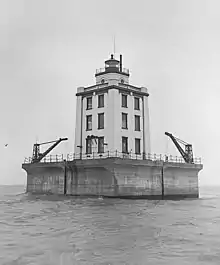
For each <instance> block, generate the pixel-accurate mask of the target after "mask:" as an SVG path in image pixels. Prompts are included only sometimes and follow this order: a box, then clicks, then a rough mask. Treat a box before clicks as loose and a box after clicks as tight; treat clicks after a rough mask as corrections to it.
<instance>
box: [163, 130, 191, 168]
mask: <svg viewBox="0 0 220 265" xmlns="http://www.w3.org/2000/svg"><path fill="white" fill-rule="evenodd" d="M165 134H166V135H167V136H169V137H170V138H171V140H172V141H173V143H174V144H175V146H176V148H177V149H178V151H179V152H180V154H181V155H182V157H183V159H184V161H185V162H186V163H189V164H193V163H194V162H193V151H192V145H191V144H188V143H186V142H184V141H183V140H180V139H178V138H177V137H174V136H173V135H172V134H171V133H168V132H165ZM178 142H179V143H181V144H183V145H184V146H185V151H184V150H183V149H182V147H181V146H180V145H179V143H178Z"/></svg>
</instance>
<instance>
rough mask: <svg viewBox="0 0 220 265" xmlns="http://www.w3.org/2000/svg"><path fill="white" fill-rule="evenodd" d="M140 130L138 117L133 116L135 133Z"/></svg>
mask: <svg viewBox="0 0 220 265" xmlns="http://www.w3.org/2000/svg"><path fill="white" fill-rule="evenodd" d="M140 130H141V123H140V116H138V115H135V131H140Z"/></svg>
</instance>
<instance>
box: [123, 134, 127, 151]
mask: <svg viewBox="0 0 220 265" xmlns="http://www.w3.org/2000/svg"><path fill="white" fill-rule="evenodd" d="M122 153H128V137H124V136H122Z"/></svg>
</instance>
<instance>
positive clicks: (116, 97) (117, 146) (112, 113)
mask: <svg viewBox="0 0 220 265" xmlns="http://www.w3.org/2000/svg"><path fill="white" fill-rule="evenodd" d="M107 77H109V78H110V77H111V80H108V81H109V82H110V83H111V82H115V84H116V85H117V84H118V83H117V82H118V81H117V80H116V79H114V78H116V77H117V78H118V76H117V74H106V75H105V78H107ZM83 90H84V89H83ZM141 90H143V92H147V91H146V88H142V89H141ZM127 99H128V100H127V103H128V107H127V108H123V107H121V100H122V93H120V92H119V90H118V89H109V90H108V92H105V93H104V107H103V108H98V95H96V94H95V93H93V96H92V109H90V110H86V104H87V99H86V97H84V98H83V100H82V96H78V97H77V106H76V108H77V109H76V130H75V131H76V132H75V135H76V136H75V149H74V150H75V153H78V154H79V153H80V148H78V147H77V145H80V139H81V136H80V135H81V118H80V117H81V102H82V104H83V111H82V115H83V124H82V153H83V154H85V152H86V137H87V136H88V135H95V136H100V137H101V136H104V139H105V143H107V145H105V147H104V148H105V149H104V150H105V152H107V151H110V152H115V151H116V150H117V151H119V152H122V136H125V137H128V151H129V152H130V151H132V153H134V152H135V138H139V139H140V140H141V153H142V152H144V151H145V152H146V153H150V136H149V113H148V111H149V110H148V98H147V96H144V97H143V104H144V110H143V104H142V99H141V98H140V110H134V95H133V93H132V92H131V93H130V94H128V95H127ZM103 112H104V129H98V113H103ZM122 113H127V114H128V129H122ZM86 115H92V130H91V131H86ZM135 115H139V116H140V128H141V130H140V131H135V118H134V116H135ZM143 118H144V127H143ZM143 134H144V135H145V137H144V138H145V141H143ZM143 145H144V146H143ZM97 148H98V146H97V144H95V141H93V148H92V151H93V152H95V153H96V152H97V151H98V149H97Z"/></svg>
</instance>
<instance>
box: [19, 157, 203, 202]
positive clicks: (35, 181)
mask: <svg viewBox="0 0 220 265" xmlns="http://www.w3.org/2000/svg"><path fill="white" fill-rule="evenodd" d="M22 168H23V169H25V170H26V172H27V189H26V190H27V192H30V193H33V194H59V195H71V196H83V197H94V196H96V197H99V196H102V197H108V198H121V199H148V200H161V199H165V200H178V199H185V198H190V199H192V198H198V197H199V188H198V173H199V171H200V170H201V169H202V165H196V164H184V163H170V162H163V161H152V160H131V159H120V158H105V159H92V160H90V159H88V160H74V161H68V162H65V161H64V162H57V163H35V164H33V163H30V164H23V165H22Z"/></svg>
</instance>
